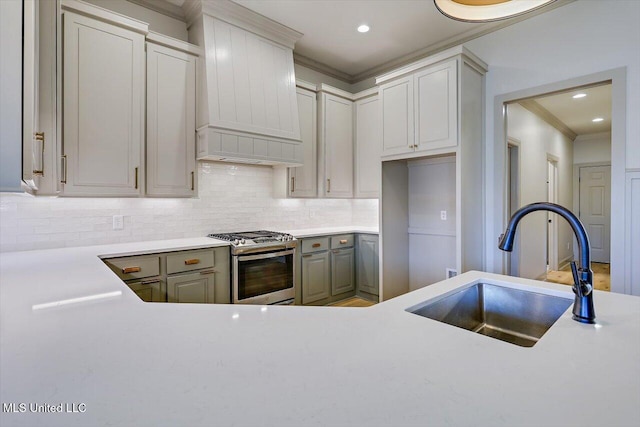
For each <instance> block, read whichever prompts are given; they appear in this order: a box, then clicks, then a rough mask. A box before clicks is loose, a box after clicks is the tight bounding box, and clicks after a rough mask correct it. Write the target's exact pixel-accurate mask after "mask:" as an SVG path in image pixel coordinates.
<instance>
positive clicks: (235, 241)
mask: <svg viewBox="0 0 640 427" xmlns="http://www.w3.org/2000/svg"><path fill="white" fill-rule="evenodd" d="M231 243H233V244H234V245H237V244H239V243H240V240H238V239H233V242H231Z"/></svg>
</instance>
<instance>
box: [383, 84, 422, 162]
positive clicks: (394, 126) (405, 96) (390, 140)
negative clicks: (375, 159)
mask: <svg viewBox="0 0 640 427" xmlns="http://www.w3.org/2000/svg"><path fill="white" fill-rule="evenodd" d="M379 93H380V99H381V102H382V106H381V107H382V150H383V155H393V154H402V153H410V152H413V148H412V145H413V140H414V134H413V130H414V129H413V76H409V77H405V78H402V79H398V80H394V81H393V82H390V83H387V84H384V85H382V86H380V92H379Z"/></svg>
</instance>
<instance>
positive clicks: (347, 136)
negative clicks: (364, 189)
mask: <svg viewBox="0 0 640 427" xmlns="http://www.w3.org/2000/svg"><path fill="white" fill-rule="evenodd" d="M322 96H323V98H324V123H323V124H322V126H323V127H324V132H323V135H324V150H325V179H326V182H325V196H326V197H353V102H351V101H349V100H346V99H343V98H340V97H337V96H333V95H329V94H322Z"/></svg>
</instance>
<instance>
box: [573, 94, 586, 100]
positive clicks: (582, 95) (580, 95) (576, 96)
mask: <svg viewBox="0 0 640 427" xmlns="http://www.w3.org/2000/svg"><path fill="white" fill-rule="evenodd" d="M585 96H587V94H586V93H576V94H575V95H573V99H578V98H584V97H585Z"/></svg>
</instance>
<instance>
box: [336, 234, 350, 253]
mask: <svg viewBox="0 0 640 427" xmlns="http://www.w3.org/2000/svg"><path fill="white" fill-rule="evenodd" d="M352 246H353V234H339V235H337V236H331V249H339V248H349V247H352Z"/></svg>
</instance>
